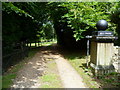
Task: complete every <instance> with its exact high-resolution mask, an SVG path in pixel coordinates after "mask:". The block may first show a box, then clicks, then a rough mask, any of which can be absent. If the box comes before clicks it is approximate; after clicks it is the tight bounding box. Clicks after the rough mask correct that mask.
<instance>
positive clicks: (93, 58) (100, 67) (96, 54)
mask: <svg viewBox="0 0 120 90" xmlns="http://www.w3.org/2000/svg"><path fill="white" fill-rule="evenodd" d="M96 26H97V29H98V30H99V31H94V32H93V33H92V38H91V39H90V40H91V51H90V66H91V67H92V68H93V71H94V74H95V75H99V74H104V73H109V72H113V71H114V66H113V65H112V62H111V59H112V55H113V47H114V43H113V41H114V40H115V39H116V37H114V35H113V32H111V31H105V30H106V29H107V27H108V23H107V22H106V21H105V20H100V21H98V22H97V24H96Z"/></svg>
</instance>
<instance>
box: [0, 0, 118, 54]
mask: <svg viewBox="0 0 120 90" xmlns="http://www.w3.org/2000/svg"><path fill="white" fill-rule="evenodd" d="M2 19H3V20H2V34H3V39H2V43H3V55H6V54H9V53H11V52H12V51H14V50H15V49H16V48H17V49H19V48H18V44H19V46H21V45H22V43H23V42H26V41H29V42H32V41H38V40H41V39H48V40H49V39H52V38H53V36H54V32H55V33H56V36H57V43H58V44H59V45H62V46H64V47H70V48H71V47H74V48H78V47H79V48H80V47H82V48H83V47H84V48H86V47H85V45H86V39H85V36H86V35H91V33H92V31H96V30H97V29H96V22H97V21H99V20H100V19H104V20H106V21H107V22H108V23H109V27H108V29H107V30H108V31H113V32H114V34H115V35H116V36H119V40H117V42H116V45H120V2H70V3H69V2H3V3H2Z"/></svg>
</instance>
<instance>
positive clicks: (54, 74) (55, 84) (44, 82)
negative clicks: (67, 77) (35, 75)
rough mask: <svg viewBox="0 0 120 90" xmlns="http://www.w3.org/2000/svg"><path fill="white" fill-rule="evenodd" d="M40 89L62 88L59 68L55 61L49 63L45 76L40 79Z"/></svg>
mask: <svg viewBox="0 0 120 90" xmlns="http://www.w3.org/2000/svg"><path fill="white" fill-rule="evenodd" d="M40 81H41V86H40V88H62V84H61V79H60V77H59V75H58V71H57V66H56V63H55V61H54V60H52V59H50V61H48V63H47V69H46V70H45V74H44V75H43V76H42V77H40Z"/></svg>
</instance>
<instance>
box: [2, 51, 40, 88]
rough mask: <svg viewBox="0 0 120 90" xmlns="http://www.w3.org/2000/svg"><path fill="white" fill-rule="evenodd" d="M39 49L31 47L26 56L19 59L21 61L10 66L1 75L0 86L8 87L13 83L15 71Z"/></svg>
mask: <svg viewBox="0 0 120 90" xmlns="http://www.w3.org/2000/svg"><path fill="white" fill-rule="evenodd" d="M38 50H39V49H32V50H30V51H29V53H28V57H26V58H25V59H23V60H21V62H19V63H17V64H16V65H14V66H11V67H10V68H9V69H8V71H7V72H6V73H4V75H3V76H2V88H4V89H5V88H10V86H11V85H12V84H13V79H15V78H16V76H17V72H18V71H19V70H20V69H21V68H22V67H23V66H24V65H25V63H26V62H27V61H28V60H29V59H30V58H32V57H33V56H34V55H35V54H36V53H37V52H38Z"/></svg>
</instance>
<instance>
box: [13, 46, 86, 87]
mask: <svg viewBox="0 0 120 90" xmlns="http://www.w3.org/2000/svg"><path fill="white" fill-rule="evenodd" d="M50 59H52V60H55V62H56V64H57V67H58V72H59V73H57V74H58V75H59V76H60V78H61V80H62V84H63V87H64V88H87V86H86V85H85V84H84V83H83V80H82V78H81V77H80V76H79V74H78V73H77V71H76V70H75V69H74V68H73V67H72V66H71V65H70V64H69V62H68V61H67V60H66V59H64V57H63V56H62V55H61V54H60V52H59V51H58V47H56V46H52V47H43V48H41V49H40V51H39V52H38V53H36V54H35V56H34V57H33V58H32V59H30V60H29V61H28V63H26V64H25V66H24V67H23V68H22V69H21V70H20V71H19V72H18V75H17V78H16V79H15V80H14V84H13V85H12V86H11V87H13V88H40V86H41V83H40V79H39V77H40V76H42V75H43V74H44V71H45V68H46V63H47V61H48V60H50ZM51 72H52V71H51Z"/></svg>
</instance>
